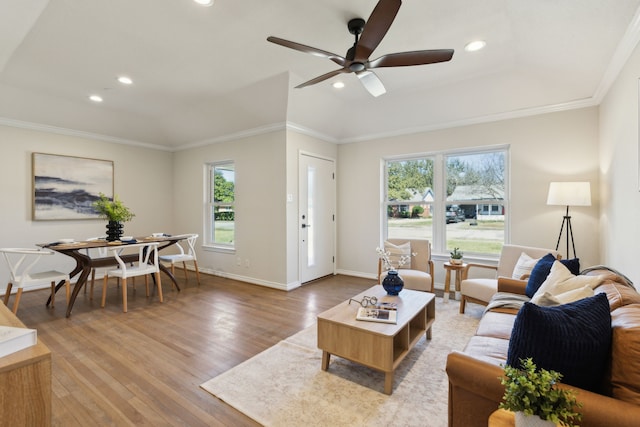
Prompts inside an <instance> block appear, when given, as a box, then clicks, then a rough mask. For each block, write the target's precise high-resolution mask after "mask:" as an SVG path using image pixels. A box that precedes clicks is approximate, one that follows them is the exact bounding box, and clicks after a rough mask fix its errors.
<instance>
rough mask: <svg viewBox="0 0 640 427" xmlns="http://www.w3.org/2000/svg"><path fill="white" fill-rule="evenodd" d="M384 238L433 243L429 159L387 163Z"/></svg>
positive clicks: (430, 164)
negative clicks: (419, 239) (414, 239)
mask: <svg viewBox="0 0 640 427" xmlns="http://www.w3.org/2000/svg"><path fill="white" fill-rule="evenodd" d="M386 166H387V191H386V194H387V197H386V199H387V204H386V205H387V237H388V238H391V239H394V238H423V239H429V240H431V241H432V240H433V221H432V209H433V201H434V199H435V195H434V190H433V159H430V158H422V159H411V160H401V161H389V162H387V165H386Z"/></svg>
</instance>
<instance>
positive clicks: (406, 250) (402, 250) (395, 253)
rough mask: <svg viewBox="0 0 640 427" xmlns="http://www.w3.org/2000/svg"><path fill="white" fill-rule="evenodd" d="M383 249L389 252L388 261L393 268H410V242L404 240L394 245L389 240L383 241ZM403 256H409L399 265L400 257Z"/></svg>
mask: <svg viewBox="0 0 640 427" xmlns="http://www.w3.org/2000/svg"><path fill="white" fill-rule="evenodd" d="M384 251H385V252H387V253H388V254H389V263H390V264H391V267H393V268H396V269H397V268H408V269H410V268H411V242H406V243H403V244H401V245H394V244H393V243H390V242H386V241H385V242H384ZM403 256H406V257H409V258H407V261H406V262H405V264H404V265H402V266H399V265H398V264H400V258H402V257H403Z"/></svg>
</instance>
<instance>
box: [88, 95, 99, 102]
mask: <svg viewBox="0 0 640 427" xmlns="http://www.w3.org/2000/svg"><path fill="white" fill-rule="evenodd" d="M89 99H90V100H92V101H93V102H102V97H101V96H100V95H89Z"/></svg>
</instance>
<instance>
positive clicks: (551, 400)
mask: <svg viewBox="0 0 640 427" xmlns="http://www.w3.org/2000/svg"><path fill="white" fill-rule="evenodd" d="M561 378H562V374H560V373H559V372H556V371H548V370H546V369H542V368H541V369H537V367H536V365H535V363H534V362H533V359H531V358H527V359H521V360H520V368H516V367H513V366H509V365H506V366H505V367H504V377H501V378H500V382H501V383H502V384H503V385H504V386H505V392H504V396H503V398H502V399H503V401H502V402H501V403H500V408H502V409H507V410H509V411H512V412H515V414H516V417H515V418H516V423H515V425H516V427H521V426H557V425H560V426H563V427H574V426H575V425H576V424H574V423H575V422H576V421H580V420H581V419H582V414H580V413H579V412H576V411H575V408H579V407H581V406H582V405H581V404H580V403H578V402H577V401H576V397H575V393H574V391H573V390H569V389H564V388H560V387H558V383H559V382H560V379H561ZM536 423H539V424H536Z"/></svg>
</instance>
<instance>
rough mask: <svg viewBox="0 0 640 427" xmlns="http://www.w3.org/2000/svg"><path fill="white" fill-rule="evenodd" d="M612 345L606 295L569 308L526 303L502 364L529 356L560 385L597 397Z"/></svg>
mask: <svg viewBox="0 0 640 427" xmlns="http://www.w3.org/2000/svg"><path fill="white" fill-rule="evenodd" d="M610 346H611V312H610V308H609V300H608V299H607V296H606V295H605V293H604V292H603V293H599V294H596V295H594V296H592V297H589V298H584V299H581V300H578V301H574V302H571V303H569V304H563V305H558V306H554V307H541V306H537V305H535V304H532V303H530V302H526V303H525V304H524V306H523V307H522V308H521V309H520V311H519V312H518V315H517V316H516V320H515V322H514V324H513V330H512V331H511V340H510V341H509V352H508V355H507V364H508V365H510V366H515V367H519V366H520V359H526V358H528V357H531V358H532V359H533V362H534V363H535V364H536V365H537V367H538V368H544V369H547V370H554V371H556V372H560V373H561V374H562V382H563V383H564V384H570V385H573V386H575V387H580V388H582V389H585V390H589V391H593V392H596V393H598V392H600V391H601V390H600V389H601V386H602V379H603V377H604V375H605V371H606V366H607V360H608V358H609V353H610Z"/></svg>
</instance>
